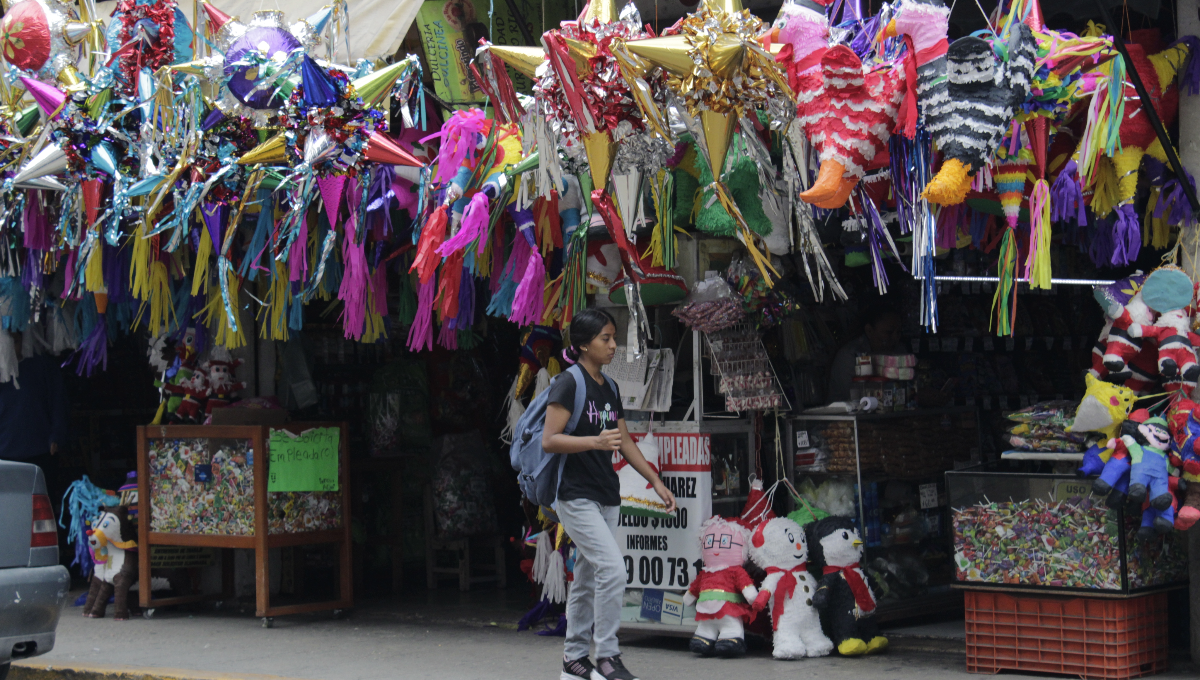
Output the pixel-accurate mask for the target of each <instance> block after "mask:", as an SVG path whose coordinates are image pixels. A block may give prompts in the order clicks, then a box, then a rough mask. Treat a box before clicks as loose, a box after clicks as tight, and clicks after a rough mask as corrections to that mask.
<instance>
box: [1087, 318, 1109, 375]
mask: <svg viewBox="0 0 1200 680" xmlns="http://www.w3.org/2000/svg"><path fill="white" fill-rule="evenodd" d="M1112 325H1113V320H1112V319H1107V318H1106V319H1105V320H1104V328H1101V329H1100V334H1099V335H1098V336H1096V342H1094V343H1092V367H1091V368H1089V369H1088V375H1090V376H1092V377H1093V378H1097V379H1099V380H1107V379H1108V369H1107V368H1105V367H1104V349H1105V347H1107V346H1108V332H1109V331H1110V330H1112Z"/></svg>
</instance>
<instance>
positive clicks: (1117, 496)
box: [1092, 408, 1150, 508]
mask: <svg viewBox="0 0 1200 680" xmlns="http://www.w3.org/2000/svg"><path fill="white" fill-rule="evenodd" d="M1149 419H1150V412H1149V411H1147V410H1146V409H1144V408H1140V409H1138V410H1136V411H1134V412H1132V413H1130V414H1129V419H1128V420H1126V421H1125V422H1124V423H1121V430H1120V434H1121V437H1114V438H1113V439H1110V440H1108V441H1107V442H1106V443H1105V447H1106V448H1108V449H1110V450H1111V451H1112V453H1111V454H1110V455H1109V458H1108V460H1106V461H1104V465H1103V467H1102V468H1101V469H1100V476H1099V477H1098V478H1097V479H1096V481H1094V482H1092V493H1093V494H1095V495H1098V496H1105V497H1106V499H1105V505H1107V506H1108V507H1110V508H1119V507H1122V506H1123V505H1124V504H1125V495H1126V494H1127V493H1128V491H1129V472H1130V470H1131V469H1132V467H1133V461H1132V460H1131V459H1130V456H1129V448H1128V447H1127V446H1126V445H1125V442H1124V441H1123V439H1122V438H1123V437H1124V436H1125V435H1132V434H1133V433H1135V432H1137V428H1138V426H1140V425H1141V424H1142V423H1144V422H1146V421H1147V420H1149Z"/></svg>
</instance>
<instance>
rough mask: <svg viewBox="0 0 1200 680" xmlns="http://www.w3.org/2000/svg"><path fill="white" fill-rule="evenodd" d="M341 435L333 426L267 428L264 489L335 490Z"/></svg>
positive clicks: (336, 486)
mask: <svg viewBox="0 0 1200 680" xmlns="http://www.w3.org/2000/svg"><path fill="white" fill-rule="evenodd" d="M341 436H342V431H341V429H340V428H337V427H314V428H313V429H311V430H306V431H305V432H302V433H300V434H293V433H291V432H288V431H287V430H271V438H270V441H269V442H268V444H269V445H268V447H267V448H268V450H269V451H270V453H271V458H270V468H269V469H268V470H267V491H271V492H275V491H337V490H338V451H339V448H340V446H339V445H340V443H341V442H340V440H341Z"/></svg>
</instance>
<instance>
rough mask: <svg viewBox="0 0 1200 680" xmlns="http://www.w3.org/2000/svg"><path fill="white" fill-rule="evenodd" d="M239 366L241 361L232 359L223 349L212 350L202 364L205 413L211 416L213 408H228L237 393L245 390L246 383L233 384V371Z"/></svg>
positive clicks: (227, 351)
mask: <svg viewBox="0 0 1200 680" xmlns="http://www.w3.org/2000/svg"><path fill="white" fill-rule="evenodd" d="M241 365H242V360H241V359H234V358H233V357H232V356H231V355H230V354H229V350H227V349H225V348H224V347H216V348H214V349H213V353H212V357H211V358H210V359H209V360H208V361H206V362H204V373H205V374H206V375H207V376H208V394H207V395H206V396H207V397H208V401H207V403H206V404H205V409H204V410H205V413H209V414H211V413H212V412H213V409H214V408H224V407H226V406H228V405H229V404H231V403H232V402H233V401H234V399H236V398H237V393H238V392H240V391H242V390H244V389H246V383H244V382H234V380H235V378H236V377H237V376H236V375H235V374H234V371H236V370H237V367H238V366H241Z"/></svg>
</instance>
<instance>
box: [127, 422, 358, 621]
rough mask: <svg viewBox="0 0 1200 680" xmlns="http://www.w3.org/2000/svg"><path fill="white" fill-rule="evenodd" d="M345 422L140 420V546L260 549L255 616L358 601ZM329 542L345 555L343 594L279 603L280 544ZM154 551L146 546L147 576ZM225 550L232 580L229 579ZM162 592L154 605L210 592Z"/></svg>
mask: <svg viewBox="0 0 1200 680" xmlns="http://www.w3.org/2000/svg"><path fill="white" fill-rule="evenodd" d="M348 430H349V427H348V425H347V424H346V423H320V422H311V423H290V424H287V425H283V426H268V425H203V426H191V425H174V426H144V427H139V428H138V494H139V498H140V502H141V507H140V514H141V517H142V518H143V519H142V521H141V522H139V525H138V533H139V537H138V544H139V545H140V546H143V547H147V546H148V547H151V548H152V547H154V546H188V547H206V548H243V549H249V550H253V551H254V554H255V591H256V593H255V595H256V614H255V615H256V616H259V617H264V623H265V624H269V623H270V619H271V617H274V616H280V615H287V614H299V613H303V612H311V611H320V610H335V611H336V610H342V609H347V608H349V607H351V606H353V602H354V599H353V591H352V583H351V582H352V569H351V539H350V483H349V480H350V473H349V455H348ZM312 545H325V546H330V547H331V548H332V549H333V550H335V551H336V552H337V554H338V587H337V592H338V594H337V596H336V598H335V599H333V600H330V601H325V602H304V603H297V604H288V605H284V606H276V605H272V603H271V595H270V589H269V575H270V561H269V552H268V551H269V550H270V549H271V548H282V547H298V546H312ZM150 552H151V550H149V549H144V550H142V551H141V552H140V558H139V570H140V578H141V579H142V582H144V583H147V582H149V579H150V567H151V564H150ZM230 554H231V553H226V561H225V565H226V568H225V572H224V574H223V580H224V583H223V588H224V589H225V590H228V589H229V587H230V583H229V578H230V576H231V574H230V571H231V569H230V566H231V562H230V561H229V559H228V555H230ZM207 597H208V596H207V595H203V594H198V595H186V596H180V597H172V598H166V599H155V598H153V597H152V595H151V593H150V591H149V589H143V590H142V591H141V592H140V593H139V598H140V600H141V606H142V607H143V608H153V607H157V606H166V605H170V604H184V603H188V602H196V601H200V600H203V599H206V598H207Z"/></svg>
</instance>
